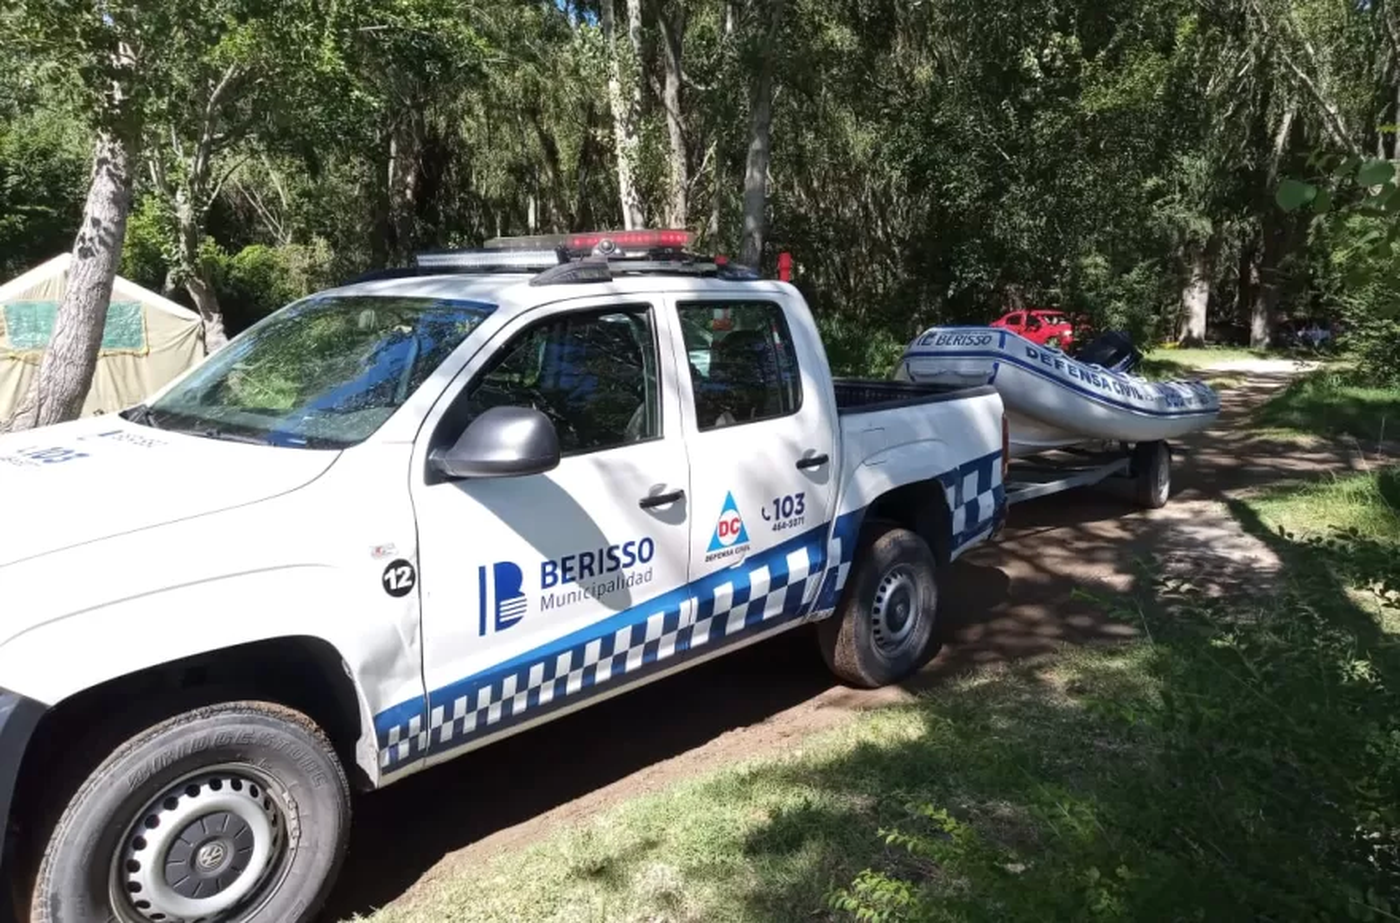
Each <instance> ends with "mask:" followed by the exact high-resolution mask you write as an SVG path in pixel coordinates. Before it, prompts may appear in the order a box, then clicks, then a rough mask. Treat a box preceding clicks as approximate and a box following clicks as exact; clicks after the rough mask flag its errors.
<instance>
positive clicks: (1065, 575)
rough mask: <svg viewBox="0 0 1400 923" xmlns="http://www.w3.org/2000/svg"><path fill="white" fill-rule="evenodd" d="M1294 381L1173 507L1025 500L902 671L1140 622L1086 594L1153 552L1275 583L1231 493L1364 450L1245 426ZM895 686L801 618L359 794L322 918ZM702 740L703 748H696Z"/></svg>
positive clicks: (1112, 631)
mask: <svg viewBox="0 0 1400 923" xmlns="http://www.w3.org/2000/svg"><path fill="white" fill-rule="evenodd" d="M1287 380H1288V378H1287V376H1277V377H1267V376H1252V377H1251V379H1250V380H1248V381H1246V382H1245V383H1243V384H1242V385H1241V386H1240V387H1238V388H1235V389H1233V390H1232V391H1230V392H1228V393H1227V394H1226V395H1225V400H1226V402H1227V404H1226V407H1225V409H1224V411H1223V412H1222V415H1221V419H1220V421H1219V423H1218V424H1217V425H1216V426H1215V427H1213V428H1212V430H1211V431H1209V432H1207V433H1203V434H1198V435H1197V436H1195V437H1194V438H1191V439H1190V440H1188V441H1187V443H1186V444H1185V445H1184V446H1183V448H1184V449H1185V450H1186V454H1184V455H1183V456H1180V457H1179V458H1178V459H1177V462H1176V465H1177V478H1176V480H1177V485H1178V489H1177V495H1176V497H1175V498H1174V500H1173V503H1172V504H1170V505H1169V506H1168V507H1167V509H1165V510H1162V511H1157V512H1154V513H1144V512H1142V511H1140V510H1138V509H1136V508H1135V507H1134V506H1133V504H1132V502H1131V500H1130V497H1129V492H1128V491H1126V490H1118V489H1113V488H1111V487H1105V488H1101V489H1093V490H1084V491H1078V492H1074V493H1069V494H1065V495H1061V496H1059V497H1051V498H1047V499H1045V500H1041V501H1035V502H1032V503H1028V504H1025V505H1023V506H1018V507H1016V508H1015V509H1014V510H1013V513H1012V517H1011V521H1010V525H1009V527H1008V529H1007V531H1006V532H1005V534H1004V536H1003V537H1002V539H1001V540H1000V541H999V542H998V543H997V544H996V545H993V546H987V547H983V548H979V549H977V550H976V551H975V552H974V553H973V554H971V555H969V556H968V557H967V558H966V559H964V560H963V561H961V562H959V564H958V565H956V566H955V567H954V568H953V572H952V574H951V575H950V580H949V583H948V586H947V587H946V588H945V596H944V603H943V612H944V621H945V624H944V634H945V638H946V640H947V644H946V645H945V647H944V649H943V651H942V652H941V653H940V654H939V656H938V657H937V658H936V659H935V660H934V661H933V662H932V663H931V664H930V665H929V667H928V668H926V669H925V671H923V673H921V674H920V675H919V676H918V677H916V678H915V679H914V680H913V681H912V682H911V683H909V684H907V685H908V686H909V687H910V688H927V687H929V686H934V685H937V684H938V683H939V682H940V681H941V679H942V678H943V677H945V676H947V675H949V674H952V673H957V672H960V671H962V670H965V669H967V668H969V667H971V666H975V665H978V664H984V663H988V662H1012V661H1017V660H1021V659H1024V658H1027V657H1034V656H1036V655H1040V654H1044V653H1047V652H1049V651H1052V650H1054V649H1055V648H1056V647H1058V646H1059V645H1061V644H1063V643H1065V642H1070V643H1093V642H1101V641H1113V640H1121V639H1123V638H1127V637H1132V636H1134V635H1135V633H1136V631H1137V628H1136V627H1135V626H1134V625H1133V624H1132V623H1131V622H1130V621H1125V620H1122V619H1117V618H1111V617H1108V616H1106V615H1105V614H1104V613H1103V611H1102V610H1101V607H1099V606H1098V605H1097V604H1096V603H1095V602H1094V601H1092V600H1091V599H1089V598H1087V597H1085V596H1084V595H1083V594H1082V593H1081V592H1078V591H1079V590H1081V589H1082V588H1083V587H1084V586H1086V585H1097V586H1100V587H1102V588H1107V589H1110V590H1115V591H1124V592H1126V591H1129V590H1131V589H1132V588H1133V581H1134V574H1135V573H1136V571H1137V567H1138V564H1139V563H1140V562H1141V561H1144V560H1148V561H1153V562H1156V563H1158V564H1162V565H1164V567H1163V569H1165V570H1167V571H1170V570H1171V566H1172V562H1173V561H1179V562H1186V566H1188V567H1190V568H1192V569H1193V570H1194V571H1196V572H1198V573H1199V574H1206V575H1213V576H1210V580H1211V581H1214V582H1217V583H1219V584H1227V583H1231V582H1238V581H1251V582H1253V583H1258V582H1259V581H1260V580H1263V579H1267V578H1268V575H1269V574H1270V573H1271V572H1272V571H1273V570H1276V569H1277V566H1278V565H1277V558H1276V556H1275V554H1274V552H1273V551H1272V550H1271V549H1269V548H1268V547H1267V546H1266V545H1264V544H1263V543H1262V542H1260V541H1259V540H1258V539H1257V538H1252V537H1250V536H1247V535H1244V534H1243V533H1241V532H1240V531H1239V530H1238V528H1234V527H1232V526H1231V525H1230V519H1229V516H1228V514H1227V513H1226V511H1225V508H1224V503H1225V502H1226V501H1227V500H1228V499H1229V498H1230V497H1231V496H1232V495H1233V494H1235V493H1236V492H1238V491H1241V490H1247V489H1251V488H1259V487H1267V486H1272V485H1277V484H1280V483H1285V482H1288V481H1290V480H1295V479H1299V478H1308V477H1312V476H1315V475H1316V473H1317V472H1319V471H1337V470H1346V469H1351V468H1356V467H1358V466H1359V465H1360V464H1361V463H1362V460H1361V459H1360V458H1359V457H1355V458H1354V457H1352V456H1351V455H1350V454H1349V453H1348V452H1347V451H1346V450H1345V449H1344V448H1338V447H1336V446H1326V445H1321V444H1318V445H1313V446H1309V447H1305V448H1300V447H1299V446H1297V445H1295V444H1292V443H1289V442H1287V441H1271V440H1261V439H1257V438H1252V437H1250V436H1249V434H1248V433H1246V432H1243V431H1242V429H1241V422H1242V420H1243V419H1244V418H1245V416H1246V415H1247V414H1248V413H1249V411H1250V409H1251V408H1252V407H1254V406H1256V405H1257V404H1258V403H1260V402H1261V401H1262V400H1263V399H1264V398H1266V397H1267V396H1268V394H1270V393H1272V392H1273V391H1275V390H1276V389H1278V388H1279V387H1281V386H1282V385H1283V384H1285V383H1286V382H1287ZM1203 556H1204V558H1205V563H1204V564H1202V563H1201V562H1202V558H1203ZM892 700H893V699H891V697H890V693H889V692H888V691H884V692H874V693H865V692H858V691H855V690H849V689H844V688H840V687H836V686H833V684H832V681H831V678H830V675H829V674H828V673H827V672H826V670H825V668H824V666H823V665H822V663H821V661H820V658H819V657H818V656H817V654H816V652H815V649H814V647H813V639H812V638H811V637H810V635H809V634H808V633H807V631H805V630H803V631H799V632H794V633H792V634H789V635H787V636H784V637H782V638H778V639H774V640H773V641H769V642H766V643H764V644H761V645H758V646H756V647H753V648H749V649H747V650H744V651H740V652H737V653H735V654H732V655H729V656H726V657H723V658H720V659H719V660H717V661H715V662H713V663H710V664H707V665H703V666H700V667H697V668H695V669H693V670H690V671H687V672H686V673H684V674H681V675H678V676H676V677H673V678H670V679H667V680H663V681H661V682H658V683H655V684H653V685H651V686H648V687H645V688H643V689H639V690H636V691H634V692H631V693H629V694H628V695H625V696H621V697H619V698H617V699H613V700H611V701H608V702H605V703H602V704H600V705H597V706H594V707H592V708H590V709H587V710H585V711H583V712H581V713H579V714H576V715H573V716H569V717H566V718H563V719H561V720H559V721H555V722H552V723H550V724H548V725H545V726H543V727H540V728H536V729H534V730H531V731H527V732H525V733H523V734H520V735H517V736H516V737H513V738H510V739H508V740H506V741H503V742H501V743H499V744H496V745H493V746H491V747H489V748H487V749H485V750H482V751H478V752H477V753H474V754H469V755H467V756H464V757H462V758H459V759H457V760H454V761H452V762H450V763H448V764H445V765H442V766H439V767H437V768H435V769H431V770H428V771H426V772H423V773H421V774H419V775H417V776H414V777H412V778H410V779H407V780H405V781H403V782H401V783H399V784H396V785H394V786H392V787H391V788H389V789H387V790H385V791H384V792H381V793H377V794H374V795H370V796H366V797H364V798H361V799H359V800H358V802H357V804H356V817H355V824H354V828H353V832H352V841H351V848H350V854H349V857H348V859H347V862H346V866H345V869H344V871H343V873H342V876H341V879H340V884H339V886H338V887H337V889H336V891H335V892H334V893H333V894H332V896H331V900H330V903H329V905H328V908H327V912H326V914H325V915H324V919H327V920H336V919H341V918H343V917H346V916H349V915H352V914H354V913H366V912H369V911H370V910H372V909H374V908H375V907H378V906H382V905H384V904H386V903H388V902H390V901H393V900H394V899H395V898H397V897H399V896H400V895H401V894H402V893H403V892H404V891H405V890H406V889H408V888H409V887H410V886H411V885H413V884H414V883H415V882H416V881H418V880H419V879H420V878H422V877H424V876H425V875H427V876H429V877H431V875H432V874H433V870H434V867H435V866H437V865H438V863H439V862H440V861H441V860H443V859H444V857H449V856H451V857H452V859H453V861H457V862H467V861H474V860H475V859H477V858H480V857H481V856H483V855H484V853H483V852H482V851H481V847H482V845H483V844H493V845H494V844H499V846H501V847H505V846H508V845H512V844H514V843H519V842H523V841H527V840H530V839H533V838H535V837H537V836H540V835H542V834H543V833H545V832H547V831H548V828H550V827H553V826H554V825H555V824H557V823H560V822H566V821H568V820H570V819H571V818H573V817H576V816H580V815H583V814H586V813H588V812H590V811H592V810H597V809H598V808H599V807H601V806H605V805H606V804H607V803H608V800H609V799H617V798H622V797H628V796H631V795H633V794H636V793H637V792H639V791H644V790H651V789H654V788H656V787H658V786H660V785H661V784H663V783H665V782H667V781H668V780H670V779H671V778H678V777H682V776H686V775H691V774H696V773H699V772H704V771H706V770H708V769H712V768H715V767H716V766H717V765H722V764H723V763H724V762H727V761H730V760H737V759H741V758H746V757H748V756H752V755H755V754H756V753H758V752H763V751H764V750H769V751H771V750H775V749H779V748H781V746H782V743H783V741H784V740H785V739H787V738H789V737H794V736H798V735H800V734H803V733H806V732H807V731H810V730H812V729H814V728H820V727H822V726H824V723H829V722H830V721H832V720H835V719H834V718H832V717H831V716H830V713H832V712H840V711H845V710H849V709H859V708H868V707H874V706H878V705H881V704H885V703H888V702H890V701H892ZM823 715H826V717H822V716H823ZM754 728H757V729H758V730H757V731H755V732H754V733H753V734H751V735H749V736H747V737H746V736H743V733H744V732H746V731H748V730H750V729H754ZM736 735H738V736H736ZM731 738H732V740H731ZM725 741H729V743H725ZM693 751H699V752H701V753H702V754H703V755H702V756H700V757H696V758H695V759H692V760H689V761H687V760H686V756H687V754H691V753H692V752H693ZM668 767H669V768H668ZM573 806H577V810H573V809H572V808H573ZM542 819H543V820H542Z"/></svg>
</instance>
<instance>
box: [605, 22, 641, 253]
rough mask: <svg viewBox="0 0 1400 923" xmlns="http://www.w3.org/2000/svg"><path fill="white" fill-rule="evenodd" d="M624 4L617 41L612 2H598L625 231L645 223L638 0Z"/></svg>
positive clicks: (618, 192)
mask: <svg viewBox="0 0 1400 923" xmlns="http://www.w3.org/2000/svg"><path fill="white" fill-rule="evenodd" d="M623 2H625V3H626V4H627V37H628V41H627V42H626V43H625V44H624V43H622V42H619V41H618V40H617V16H616V13H615V10H614V0H602V20H603V34H604V36H605V37H606V39H607V43H608V104H609V106H610V107H611V109H612V117H613V143H614V146H615V147H616V156H617V194H618V199H619V201H620V203H621V205H622V226H623V228H625V229H626V230H629V231H630V230H633V229H634V228H639V227H641V226H642V225H643V224H645V223H646V216H645V215H644V214H643V212H642V200H641V195H640V193H638V191H637V180H636V174H635V171H636V169H637V151H638V147H639V139H638V137H637V123H638V121H639V119H640V117H641V108H642V80H641V74H640V73H638V67H637V65H638V62H639V59H640V56H639V54H638V53H637V52H638V47H639V46H640V45H641V41H642V36H641V32H642V11H641V6H640V3H641V0H623Z"/></svg>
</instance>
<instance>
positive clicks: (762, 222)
mask: <svg viewBox="0 0 1400 923" xmlns="http://www.w3.org/2000/svg"><path fill="white" fill-rule="evenodd" d="M783 6H784V0H773V4H772V6H771V8H770V10H769V12H770V15H771V16H772V19H771V20H770V21H769V25H768V36H767V40H766V41H764V43H763V47H762V49H761V50H760V55H761V60H760V64H759V69H758V80H757V82H756V83H755V85H754V93H753V109H752V113H753V115H752V120H751V125H752V130H751V132H750V134H749V153H748V159H747V161H746V163H745V166H744V237H743V241H742V243H741V245H740V255H739V260H740V262H742V263H743V264H744V265H746V266H752V267H755V268H757V267H758V266H759V264H760V263H761V262H762V261H763V238H764V234H765V233H766V231H767V224H766V219H767V210H768V163H769V159H770V153H771V152H770V148H769V134H770V131H771V129H772V127H773V68H774V63H775V62H774V57H775V55H776V54H777V51H776V48H775V44H776V41H777V37H778V29H779V28H780V27H781V25H782V21H783Z"/></svg>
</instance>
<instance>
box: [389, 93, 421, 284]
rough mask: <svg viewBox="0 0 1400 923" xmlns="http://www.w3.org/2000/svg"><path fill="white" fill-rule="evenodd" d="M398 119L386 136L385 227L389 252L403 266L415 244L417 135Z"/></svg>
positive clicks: (404, 121)
mask: <svg viewBox="0 0 1400 923" xmlns="http://www.w3.org/2000/svg"><path fill="white" fill-rule="evenodd" d="M411 118H412V116H411V115H409V116H406V117H405V118H404V119H401V120H400V122H399V124H398V125H396V126H394V128H393V129H392V130H391V131H390V134H389V176H388V184H389V225H390V227H391V229H392V232H393V235H394V240H393V246H392V247H391V248H390V252H391V253H393V254H394V257H395V259H396V261H397V262H403V261H405V260H406V259H407V257H408V255H409V254H410V253H412V252H413V249H414V246H415V245H416V242H417V240H416V239H417V232H416V227H415V226H416V220H415V219H416V217H417V200H418V143H417V141H418V133H417V131H416V130H415V126H413V125H411V124H408V121H409V119H411Z"/></svg>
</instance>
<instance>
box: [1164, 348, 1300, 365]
mask: <svg viewBox="0 0 1400 923" xmlns="http://www.w3.org/2000/svg"><path fill="white" fill-rule="evenodd" d="M1148 357H1149V358H1151V359H1158V360H1165V361H1170V362H1172V363H1174V364H1176V365H1178V366H1183V367H1186V368H1194V369H1202V368H1205V367H1207V366H1210V365H1215V364H1217V363H1220V362H1234V361H1239V360H1247V359H1277V358H1279V354H1278V353H1276V352H1274V351H1271V350H1265V349H1246V348H1243V347H1235V346H1206V347H1199V348H1189V349H1184V348H1181V347H1177V346H1163V347H1159V348H1157V349H1153V350H1151V351H1150V352H1149V353H1148Z"/></svg>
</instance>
